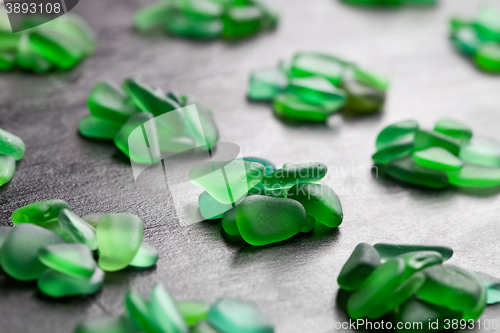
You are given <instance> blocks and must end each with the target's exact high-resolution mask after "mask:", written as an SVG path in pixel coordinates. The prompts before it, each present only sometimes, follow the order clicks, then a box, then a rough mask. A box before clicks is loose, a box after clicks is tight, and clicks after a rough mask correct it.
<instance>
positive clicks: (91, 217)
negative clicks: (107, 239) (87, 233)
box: [82, 213, 106, 228]
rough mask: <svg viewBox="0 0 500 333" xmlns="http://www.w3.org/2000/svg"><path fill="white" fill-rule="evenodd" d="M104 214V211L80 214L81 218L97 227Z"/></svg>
mask: <svg viewBox="0 0 500 333" xmlns="http://www.w3.org/2000/svg"><path fill="white" fill-rule="evenodd" d="M104 215H106V214H104V213H90V214H87V215H84V216H82V220H84V221H85V222H87V223H88V224H90V225H91V226H93V227H94V228H95V227H97V224H98V223H99V220H100V219H101V218H102V217H103V216H104Z"/></svg>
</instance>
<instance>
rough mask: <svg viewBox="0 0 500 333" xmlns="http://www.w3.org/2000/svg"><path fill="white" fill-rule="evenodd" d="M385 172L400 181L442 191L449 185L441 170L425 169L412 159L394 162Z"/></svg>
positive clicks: (388, 165)
mask: <svg viewBox="0 0 500 333" xmlns="http://www.w3.org/2000/svg"><path fill="white" fill-rule="evenodd" d="M385 172H386V173H387V174H388V175H389V176H391V177H393V178H395V179H397V180H400V181H403V182H406V183H410V184H414V185H421V186H426V187H430V188H434V189H442V188H445V187H446V186H447V185H448V177H447V176H446V173H445V172H443V171H439V170H434V169H429V168H426V167H423V166H421V165H419V164H417V163H415V162H414V161H413V159H412V158H411V157H405V158H402V159H398V160H394V161H392V162H390V163H389V164H387V167H386V169H385Z"/></svg>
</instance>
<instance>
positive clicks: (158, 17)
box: [134, 1, 172, 31]
mask: <svg viewBox="0 0 500 333" xmlns="http://www.w3.org/2000/svg"><path fill="white" fill-rule="evenodd" d="M171 11H172V6H171V4H170V3H168V2H166V1H159V2H157V3H154V4H151V5H149V6H144V7H142V8H141V9H139V10H138V11H137V12H136V13H135V14H134V26H135V27H136V29H137V30H139V31H146V30H149V29H152V28H155V27H158V26H162V25H163V24H164V22H166V21H167V20H168V16H169V14H170V13H171Z"/></svg>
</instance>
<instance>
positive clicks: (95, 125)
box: [78, 115, 121, 140]
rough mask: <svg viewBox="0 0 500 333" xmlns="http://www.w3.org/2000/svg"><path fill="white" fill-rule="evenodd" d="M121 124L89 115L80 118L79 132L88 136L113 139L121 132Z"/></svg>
mask: <svg viewBox="0 0 500 333" xmlns="http://www.w3.org/2000/svg"><path fill="white" fill-rule="evenodd" d="M120 129H121V124H117V123H113V122H110V121H105V120H102V119H99V118H96V117H94V116H92V115H88V116H85V117H83V118H82V119H80V122H79V123H78V132H79V133H80V134H81V135H82V136H84V137H87V138H92V139H104V140H113V139H114V137H115V136H116V134H118V132H120Z"/></svg>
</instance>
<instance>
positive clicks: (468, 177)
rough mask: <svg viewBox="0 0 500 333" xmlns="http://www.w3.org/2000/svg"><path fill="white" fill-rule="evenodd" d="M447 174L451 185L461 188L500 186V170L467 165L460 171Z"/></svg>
mask: <svg viewBox="0 0 500 333" xmlns="http://www.w3.org/2000/svg"><path fill="white" fill-rule="evenodd" d="M447 174H448V179H449V181H450V184H452V185H455V186H459V187H469V188H486V187H495V186H499V185H500V168H489V167H483V166H479V165H473V164H465V165H464V166H463V168H462V169H460V170H459V171H453V172H448V173H447Z"/></svg>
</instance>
